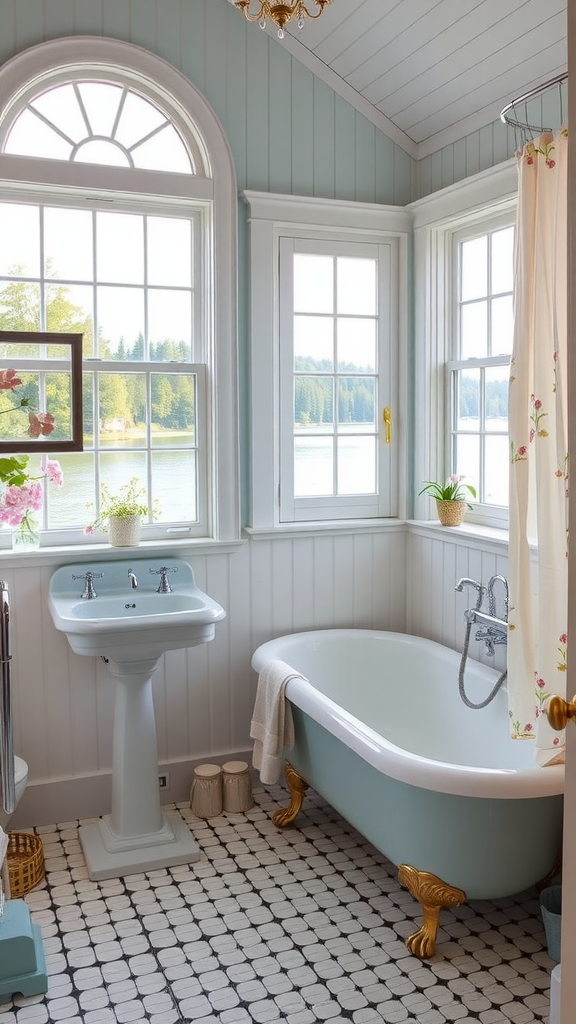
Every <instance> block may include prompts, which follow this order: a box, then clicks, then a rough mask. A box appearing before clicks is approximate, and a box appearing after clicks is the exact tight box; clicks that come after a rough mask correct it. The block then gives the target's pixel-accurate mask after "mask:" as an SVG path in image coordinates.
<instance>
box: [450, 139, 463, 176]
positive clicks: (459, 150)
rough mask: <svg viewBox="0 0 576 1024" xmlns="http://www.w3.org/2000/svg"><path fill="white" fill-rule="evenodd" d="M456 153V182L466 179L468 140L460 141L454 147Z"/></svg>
mask: <svg viewBox="0 0 576 1024" xmlns="http://www.w3.org/2000/svg"><path fill="white" fill-rule="evenodd" d="M452 149H453V151H454V181H462V178H465V177H466V139H458V142H455V143H454V145H453V146H452Z"/></svg>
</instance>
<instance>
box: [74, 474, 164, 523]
mask: <svg viewBox="0 0 576 1024" xmlns="http://www.w3.org/2000/svg"><path fill="white" fill-rule="evenodd" d="M138 485H139V481H138V477H136V476H133V477H132V479H131V480H129V481H128V483H127V484H124V485H123V486H122V487H121V488H120V490H119V491H118V494H112V493H111V492H110V490H109V488H108V487H107V486H106V484H102V487H101V489H100V511H99V513H98V515H97V517H96V519H94V520H93V521H92V522H91V523H89V524H88V526H86V527H84V533H88V534H89V533H94V530H95V529H96V528H97V527H99V526H101V527H102V529H103V530H106V520H107V519H108V518H109V517H110V516H120V517H121V518H122V519H125V518H127V517H128V516H147V515H148V504H147V502H146V501H145V500H144V499H145V497H146V491H145V489H144V487H140V486H138Z"/></svg>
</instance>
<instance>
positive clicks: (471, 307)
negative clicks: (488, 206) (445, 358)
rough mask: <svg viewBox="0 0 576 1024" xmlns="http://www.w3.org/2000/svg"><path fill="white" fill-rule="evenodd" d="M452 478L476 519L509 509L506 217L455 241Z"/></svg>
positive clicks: (510, 268)
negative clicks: (461, 483)
mask: <svg viewBox="0 0 576 1024" xmlns="http://www.w3.org/2000/svg"><path fill="white" fill-rule="evenodd" d="M452 240H453V267H454V274H453V278H452V280H453V286H454V301H453V304H452V314H453V320H452V338H453V342H454V354H455V358H453V359H451V360H449V362H448V373H449V377H450V385H449V391H450V397H451V422H450V428H449V445H450V467H451V472H452V473H454V474H457V475H458V476H463V477H465V478H466V480H469V481H471V482H472V483H473V484H474V486H475V487H476V490H477V509H478V512H479V513H480V514H482V513H484V514H485V515H492V516H493V517H494V518H496V519H498V518H503V517H504V516H505V514H506V512H507V508H508V472H509V442H508V385H509V377H510V357H511V353H512V332H513V278H514V226H513V223H512V222H511V219H510V217H505V218H504V219H500V220H496V221H492V222H489V223H486V222H484V223H483V224H476V225H475V226H474V227H473V228H468V229H463V230H462V231H459V232H457V233H456V234H454V235H453V239H452Z"/></svg>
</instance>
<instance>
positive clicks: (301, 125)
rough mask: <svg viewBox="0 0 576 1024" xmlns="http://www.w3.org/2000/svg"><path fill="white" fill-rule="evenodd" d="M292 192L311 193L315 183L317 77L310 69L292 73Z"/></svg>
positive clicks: (301, 68)
mask: <svg viewBox="0 0 576 1024" xmlns="http://www.w3.org/2000/svg"><path fill="white" fill-rule="evenodd" d="M291 99H292V191H293V192H294V193H295V194H296V195H305V196H307V195H311V194H312V191H313V182H314V80H313V76H312V72H311V71H309V70H308V68H303V67H299V68H297V69H296V68H294V69H293V74H292V97H291Z"/></svg>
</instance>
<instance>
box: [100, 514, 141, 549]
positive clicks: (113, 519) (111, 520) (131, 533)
mask: <svg viewBox="0 0 576 1024" xmlns="http://www.w3.org/2000/svg"><path fill="white" fill-rule="evenodd" d="M141 523H142V520H141V518H140V516H139V515H133V516H108V539H109V540H110V544H111V546H112V547H113V548H135V547H136V546H137V544H139V543H140V526H141Z"/></svg>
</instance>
